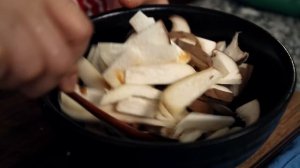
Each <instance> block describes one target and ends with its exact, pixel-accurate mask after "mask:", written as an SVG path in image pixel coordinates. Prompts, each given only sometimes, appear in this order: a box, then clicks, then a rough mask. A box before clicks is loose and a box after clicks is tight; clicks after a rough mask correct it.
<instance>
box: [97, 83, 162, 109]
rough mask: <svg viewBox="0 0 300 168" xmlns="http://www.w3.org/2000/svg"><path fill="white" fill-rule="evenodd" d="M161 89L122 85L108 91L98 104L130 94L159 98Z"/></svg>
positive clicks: (116, 100) (109, 102) (113, 101)
mask: <svg viewBox="0 0 300 168" xmlns="http://www.w3.org/2000/svg"><path fill="white" fill-rule="evenodd" d="M160 94H161V91H160V90H158V89H155V88H153V87H151V86H148V85H129V84H126V85H122V86H120V87H117V88H115V89H113V90H110V91H108V92H107V93H106V94H105V95H104V96H103V97H102V99H101V102H100V105H107V104H112V103H116V102H118V101H120V100H123V99H126V98H128V97H131V96H136V97H144V98H148V99H159V96H160Z"/></svg>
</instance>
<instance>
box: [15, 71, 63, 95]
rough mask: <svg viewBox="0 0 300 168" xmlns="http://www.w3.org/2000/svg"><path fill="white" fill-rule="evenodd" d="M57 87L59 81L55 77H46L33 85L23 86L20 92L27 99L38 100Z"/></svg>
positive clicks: (32, 83)
mask: <svg viewBox="0 0 300 168" xmlns="http://www.w3.org/2000/svg"><path fill="white" fill-rule="evenodd" d="M57 85H58V79H56V78H55V77H54V76H52V77H48V76H47V77H46V75H45V76H43V77H41V78H38V79H37V80H35V81H33V82H31V83H27V84H26V85H23V86H22V87H20V89H19V91H20V92H21V93H23V94H24V95H26V96H27V97H30V98H37V97H40V96H42V95H45V94H46V93H48V92H49V91H51V90H52V89H54V88H55V87H56V86H57Z"/></svg>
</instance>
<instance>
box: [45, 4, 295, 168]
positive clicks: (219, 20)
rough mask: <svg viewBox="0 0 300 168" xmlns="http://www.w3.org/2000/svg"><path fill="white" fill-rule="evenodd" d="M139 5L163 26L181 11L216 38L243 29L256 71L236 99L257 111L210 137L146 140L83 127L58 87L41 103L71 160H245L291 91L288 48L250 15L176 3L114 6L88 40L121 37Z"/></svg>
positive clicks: (204, 163)
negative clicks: (243, 124)
mask: <svg viewBox="0 0 300 168" xmlns="http://www.w3.org/2000/svg"><path fill="white" fill-rule="evenodd" d="M138 10H142V11H143V12H144V13H146V14H147V15H148V16H153V17H155V18H156V19H163V20H164V21H165V22H166V23H167V27H169V26H170V25H169V24H168V21H167V20H168V19H167V18H168V17H169V16H170V15H173V14H178V15H181V16H183V17H184V18H185V19H186V20H187V21H188V22H189V24H190V26H191V29H192V32H193V33H194V34H196V35H199V36H202V37H204V38H208V39H212V40H215V41H219V40H224V39H225V40H226V41H227V42H229V41H230V40H231V38H232V37H233V35H234V33H235V32H237V31H241V32H242V33H241V34H240V38H239V43H240V47H241V48H242V49H243V50H244V51H248V52H249V53H250V58H249V60H248V63H250V64H253V65H254V71H253V75H252V78H251V79H250V81H249V83H248V85H247V87H246V88H245V91H244V92H243V94H242V95H241V96H240V97H239V100H238V101H239V102H245V101H249V100H251V99H253V98H257V99H258V100H259V102H260V104H261V117H260V119H259V121H258V122H257V123H255V124H254V125H252V126H250V127H247V128H245V129H243V130H241V131H239V132H236V133H234V134H231V135H228V136H225V137H222V138H218V139H214V140H207V141H198V142H194V143H189V144H182V143H178V142H146V141H139V140H132V139H124V138H122V137H119V136H105V135H101V134H94V133H92V132H90V131H87V130H86V129H85V128H84V127H83V124H82V123H78V122H75V121H73V120H72V119H70V118H69V117H68V116H66V115H65V114H64V113H63V112H62V111H61V109H60V107H59V105H58V94H57V91H53V92H52V93H50V94H49V95H48V96H46V97H45V99H44V109H45V111H46V112H48V113H47V115H48V116H49V118H50V119H51V121H53V123H54V125H55V127H56V128H57V129H58V130H59V132H61V133H62V135H63V136H62V140H67V141H66V142H68V144H70V145H71V148H72V151H74V153H73V157H74V160H73V161H74V163H75V164H76V165H80V164H81V163H82V164H83V165H85V164H90V165H97V166H101V165H103V164H107V163H108V164H110V165H111V166H113V165H116V164H121V165H124V166H127V165H128V166H131V167H172V168H174V167H235V166H236V165H238V164H240V163H241V162H243V161H244V160H246V159H247V158H248V157H249V156H251V154H253V153H254V152H255V151H256V150H257V149H258V147H260V146H261V145H262V144H263V142H264V141H265V140H266V139H267V137H268V136H269V135H270V134H271V133H272V131H273V130H274V128H275V127H276V125H277V124H278V121H279V119H280V117H281V116H282V114H283V112H284V111H285V108H286V106H287V104H288V102H289V100H290V98H291V96H292V93H293V91H294V88H295V83H296V71H295V65H294V63H293V60H292V58H291V56H290V55H289V54H288V52H287V51H286V49H285V48H284V47H283V46H282V45H281V44H280V43H279V42H278V41H277V40H276V39H275V38H274V37H272V36H271V35H270V34H269V33H268V32H267V31H265V30H264V29H262V28H260V27H258V26H257V25H255V24H253V23H251V22H249V21H246V20H243V19H241V18H238V17H236V16H233V15H229V14H225V13H222V12H218V11H214V10H209V9H203V8H197V7H188V6H174V5H170V6H145V7H141V8H138V9H132V10H117V11H113V12H110V13H106V14H102V15H100V16H98V17H95V18H93V23H94V26H95V34H94V36H93V38H92V41H91V43H96V42H99V41H110V42H111V41H115V42H123V41H124V40H125V39H126V38H127V37H128V34H129V33H130V31H131V27H130V25H129V24H128V20H129V18H130V17H131V16H132V15H133V14H135V13H136V12H137V11H138ZM237 104H238V103H237ZM109 159H112V160H113V162H110V161H109Z"/></svg>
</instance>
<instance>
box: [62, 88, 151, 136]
mask: <svg viewBox="0 0 300 168" xmlns="http://www.w3.org/2000/svg"><path fill="white" fill-rule="evenodd" d="M66 94H67V95H68V96H70V97H71V98H72V99H74V100H75V101H76V102H77V103H79V104H80V105H81V106H82V107H84V108H85V109H86V110H87V111H88V112H90V113H91V114H93V115H94V116H95V117H97V118H98V119H100V120H102V121H105V122H107V123H109V124H111V125H112V126H113V127H115V128H116V129H118V130H119V131H121V132H122V133H124V134H125V135H127V136H128V137H131V138H136V139H140V140H155V139H156V138H155V137H154V136H152V135H151V134H149V133H145V132H142V131H139V130H137V129H135V128H134V127H131V126H129V125H128V124H127V123H125V122H123V121H120V120H118V119H116V118H114V117H112V116H110V115H109V114H107V113H105V112H104V111H103V110H101V109H100V108H98V107H97V106H95V105H93V104H92V103H90V102H89V101H87V100H85V99H84V98H83V97H81V96H80V95H79V94H77V93H75V92H71V93H66Z"/></svg>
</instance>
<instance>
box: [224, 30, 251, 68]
mask: <svg viewBox="0 0 300 168" xmlns="http://www.w3.org/2000/svg"><path fill="white" fill-rule="evenodd" d="M239 34H240V32H237V33H235V35H234V36H233V38H232V40H231V42H230V44H229V45H228V46H227V48H226V49H225V50H224V53H225V54H227V55H228V56H230V57H231V58H232V59H233V60H234V61H235V62H237V63H238V64H240V63H243V62H245V61H246V60H247V58H248V56H249V54H248V53H247V52H244V51H242V50H241V49H240V47H239V45H238V37H239Z"/></svg>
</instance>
